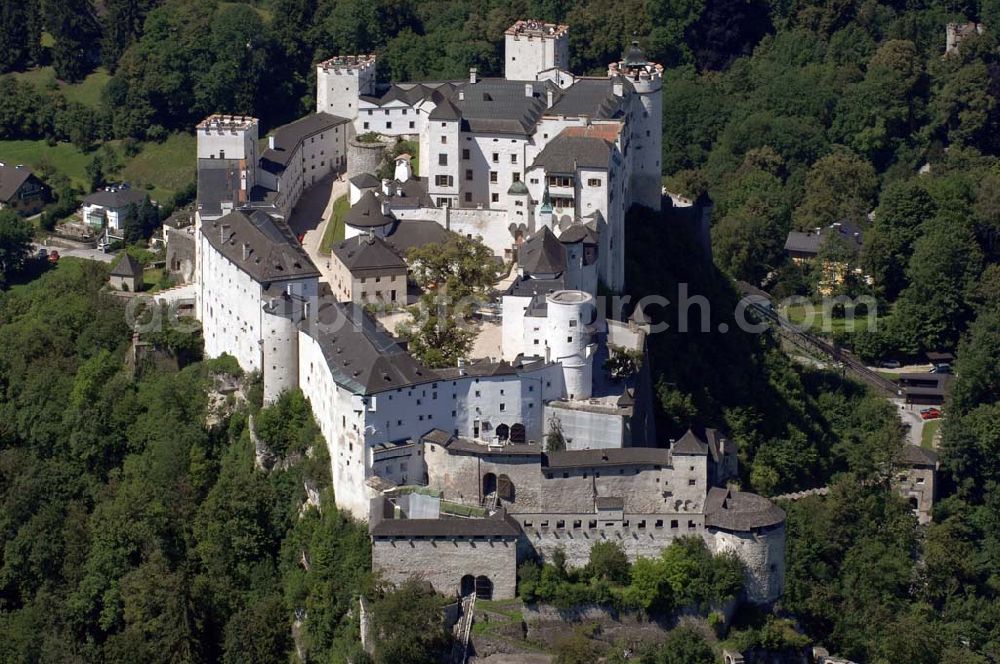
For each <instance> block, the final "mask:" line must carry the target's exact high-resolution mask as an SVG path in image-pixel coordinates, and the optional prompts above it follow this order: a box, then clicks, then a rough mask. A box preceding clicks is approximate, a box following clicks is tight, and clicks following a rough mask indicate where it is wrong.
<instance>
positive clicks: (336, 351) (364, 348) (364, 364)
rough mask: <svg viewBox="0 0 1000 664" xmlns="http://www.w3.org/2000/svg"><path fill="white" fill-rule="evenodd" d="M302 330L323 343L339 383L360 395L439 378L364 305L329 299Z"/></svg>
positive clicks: (303, 324)
mask: <svg viewBox="0 0 1000 664" xmlns="http://www.w3.org/2000/svg"><path fill="white" fill-rule="evenodd" d="M301 329H302V330H303V331H304V332H306V333H307V334H308V335H309V336H311V337H312V338H313V339H315V340H316V341H317V343H319V346H320V349H321V350H322V351H323V356H324V357H325V358H326V362H327V366H328V367H329V368H330V371H331V373H332V374H333V379H334V381H336V382H337V384H339V385H342V386H343V387H345V388H346V389H348V390H350V391H352V392H354V393H355V394H365V395H367V394H376V393H378V392H385V391H386V390H393V389H397V388H401V387H407V386H409V385H415V384H417V383H424V382H430V381H433V380H438V379H439V376H438V374H437V373H435V372H433V371H431V370H430V369H427V368H426V367H424V366H423V365H421V364H420V363H419V362H417V361H416V360H415V359H413V357H411V356H410V354H409V353H407V352H406V351H405V350H404V349H403V347H402V346H400V345H399V344H398V343H396V341H395V339H393V338H392V336H391V335H390V334H389V333H388V332H386V331H385V330H384V329H383V328H382V327H381V326H379V325H378V323H376V322H375V319H373V318H372V317H371V316H369V315H368V314H367V313H365V311H364V309H363V308H362V307H361V306H359V305H355V304H351V303H344V302H336V301H335V300H333V299H332V298H324V299H323V300H322V302H321V304H320V305H319V311H318V313H317V315H316V316H314V317H312V319H309V320H306V321H305V322H303V323H302V326H301Z"/></svg>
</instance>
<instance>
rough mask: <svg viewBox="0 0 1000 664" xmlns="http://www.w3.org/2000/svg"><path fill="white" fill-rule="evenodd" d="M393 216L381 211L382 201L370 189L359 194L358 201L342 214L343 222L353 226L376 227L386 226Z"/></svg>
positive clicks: (391, 221)
mask: <svg viewBox="0 0 1000 664" xmlns="http://www.w3.org/2000/svg"><path fill="white" fill-rule="evenodd" d="M394 221H395V218H394V217H392V216H391V213H390V214H389V215H386V214H383V213H382V202H381V201H380V200H379V199H378V197H376V196H375V192H374V191H371V190H370V189H369V190H368V191H366V192H365V193H363V194H361V198H360V199H358V202H357V203H355V204H354V205H352V206H351V209H350V210H348V211H347V214H346V215H345V216H344V223H345V224H347V225H348V226H354V227H355V228H378V227H380V226H388V225H389V224H391V223H393V222H394Z"/></svg>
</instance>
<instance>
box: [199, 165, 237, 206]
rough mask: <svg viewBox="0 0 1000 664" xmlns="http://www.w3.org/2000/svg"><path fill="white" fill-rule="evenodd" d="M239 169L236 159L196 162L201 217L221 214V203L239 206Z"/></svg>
mask: <svg viewBox="0 0 1000 664" xmlns="http://www.w3.org/2000/svg"><path fill="white" fill-rule="evenodd" d="M239 190H240V168H239V161H238V160H236V159H199V160H198V209H199V210H200V211H201V213H202V215H203V216H205V215H208V216H217V215H220V214H222V205H223V203H230V204H233V205H234V206H239V205H240V204H241V203H246V201H239V200H237V199H238V198H239Z"/></svg>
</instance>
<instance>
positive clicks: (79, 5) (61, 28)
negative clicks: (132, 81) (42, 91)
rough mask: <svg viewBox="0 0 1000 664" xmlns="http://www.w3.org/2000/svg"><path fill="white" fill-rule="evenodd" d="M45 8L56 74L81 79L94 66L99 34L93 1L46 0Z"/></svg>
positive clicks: (65, 79) (70, 78) (67, 80)
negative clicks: (53, 41)
mask: <svg viewBox="0 0 1000 664" xmlns="http://www.w3.org/2000/svg"><path fill="white" fill-rule="evenodd" d="M44 10H45V17H46V18H45V20H46V25H47V27H48V29H49V32H50V33H51V34H52V38H53V39H54V40H55V44H54V45H53V47H52V66H53V68H54V69H55V72H56V76H57V77H58V78H59V79H61V80H63V81H66V82H69V83H72V82H76V81H80V80H83V78H84V77H85V76H86V75H87V74H88V73H90V70H91V68H92V66H93V55H94V48H95V44H96V41H97V39H98V37H99V36H100V29H99V26H98V22H97V15H96V13H95V11H94V4H93V2H92V0H45V4H44Z"/></svg>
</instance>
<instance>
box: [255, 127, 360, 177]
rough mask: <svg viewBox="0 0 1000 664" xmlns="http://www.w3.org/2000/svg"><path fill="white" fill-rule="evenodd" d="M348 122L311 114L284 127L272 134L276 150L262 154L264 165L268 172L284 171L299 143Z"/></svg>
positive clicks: (268, 150)
mask: <svg viewBox="0 0 1000 664" xmlns="http://www.w3.org/2000/svg"><path fill="white" fill-rule="evenodd" d="M348 122H350V120H348V119H347V118H342V117H340V116H337V115H331V114H329V113H310V114H309V115H306V116H303V117H301V118H299V119H298V120H295V121H294V122H289V123H288V124H286V125H282V126H280V127H278V128H277V129H275V130H274V131H273V132H272V134H273V135H274V149H271V148H267V149H265V150H264V151H263V152H262V153H261V155H260V156H261V162H262V165H263V166H264V168H265V169H268V170H278V171H280V170H284V168H285V167H286V166H288V160H289V159H291V158H292V153H293V152H294V151H295V146H296V145H298V144H299V142H301V141H302V140H303V139H305V138H308V137H309V136H312V135H313V134H318V133H319V132H321V131H324V130H327V129H333V128H334V127H336V126H339V125H345V124H347V123H348ZM267 162H270V163H267ZM275 167H277V168H275Z"/></svg>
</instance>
